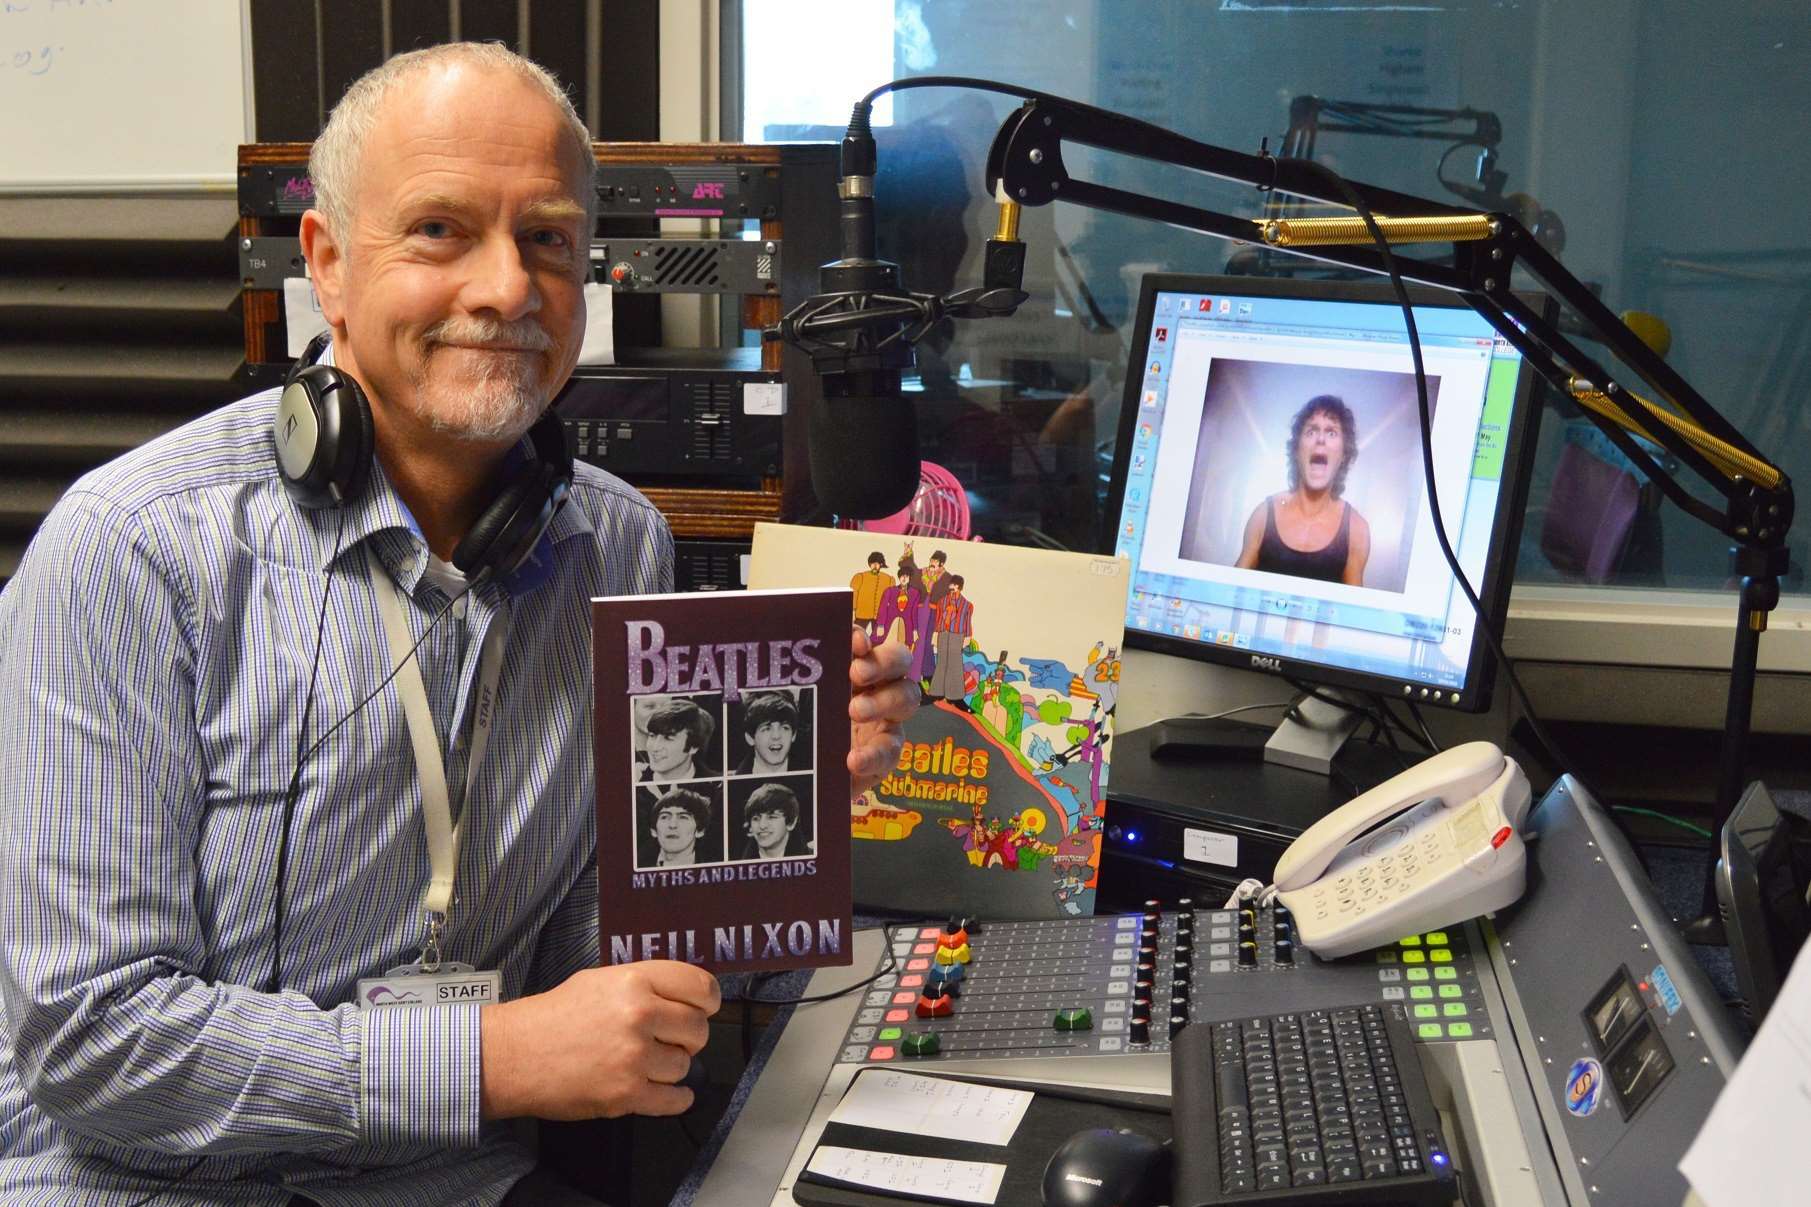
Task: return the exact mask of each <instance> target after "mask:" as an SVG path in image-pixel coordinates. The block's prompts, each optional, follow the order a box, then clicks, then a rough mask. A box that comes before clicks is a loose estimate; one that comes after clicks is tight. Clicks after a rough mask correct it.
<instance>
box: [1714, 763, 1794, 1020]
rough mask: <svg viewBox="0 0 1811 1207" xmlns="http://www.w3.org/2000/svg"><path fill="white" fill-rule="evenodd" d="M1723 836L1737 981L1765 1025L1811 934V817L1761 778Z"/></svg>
mask: <svg viewBox="0 0 1811 1207" xmlns="http://www.w3.org/2000/svg"><path fill="white" fill-rule="evenodd" d="M1721 843H1722V846H1721V855H1722V858H1721V859H1719V860H1718V862H1717V880H1716V884H1717V905H1718V908H1719V909H1720V910H1721V912H1722V918H1723V927H1724V933H1725V934H1726V935H1727V936H1728V938H1729V956H1730V962H1731V963H1732V964H1734V965H1735V972H1736V985H1737V987H1738V988H1740V989H1741V991H1742V998H1743V1000H1744V1001H1745V1002H1746V1003H1747V1006H1748V1016H1749V1019H1750V1021H1752V1022H1753V1023H1754V1024H1755V1025H1756V1026H1759V1025H1760V1024H1761V1022H1762V1020H1763V1019H1765V1018H1766V1017H1767V1011H1768V1010H1770V1009H1772V1007H1773V1001H1774V999H1775V998H1777V997H1778V996H1779V994H1780V986H1781V985H1782V984H1784V983H1785V980H1786V975H1787V973H1788V972H1789V971H1790V970H1791V968H1792V961H1793V960H1794V959H1795V958H1796V957H1797V956H1798V953H1799V949H1800V948H1802V947H1803V946H1804V945H1805V937H1806V935H1807V934H1811V906H1807V905H1806V903H1805V886H1806V882H1807V879H1808V878H1811V877H1808V872H1807V868H1808V865H1811V849H1808V848H1811V825H1808V824H1807V823H1806V822H1805V821H1804V820H1803V819H1801V818H1798V817H1794V816H1792V815H1791V814H1787V813H1782V812H1781V811H1780V810H1779V808H1778V806H1776V805H1775V804H1774V802H1773V797H1772V795H1771V794H1769V793H1768V791H1767V787H1766V785H1765V784H1762V783H1760V782H1759V781H1757V782H1755V783H1752V784H1750V785H1748V791H1747V792H1745V793H1743V794H1742V799H1741V800H1740V801H1738V802H1737V803H1736V807H1735V809H1734V811H1733V812H1731V813H1730V815H1729V820H1728V821H1727V822H1725V823H1724V824H1723V833H1722V835H1721Z"/></svg>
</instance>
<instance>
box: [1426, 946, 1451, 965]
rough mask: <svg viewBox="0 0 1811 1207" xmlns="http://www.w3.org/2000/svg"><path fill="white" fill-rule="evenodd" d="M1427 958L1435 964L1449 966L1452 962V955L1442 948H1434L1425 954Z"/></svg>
mask: <svg viewBox="0 0 1811 1207" xmlns="http://www.w3.org/2000/svg"><path fill="white" fill-rule="evenodd" d="M1427 958H1428V959H1430V960H1432V961H1433V962H1434V963H1436V964H1450V963H1452V962H1453V953H1452V952H1450V951H1448V950H1447V949H1446V948H1444V947H1436V948H1434V950H1432V951H1430V952H1428V953H1427Z"/></svg>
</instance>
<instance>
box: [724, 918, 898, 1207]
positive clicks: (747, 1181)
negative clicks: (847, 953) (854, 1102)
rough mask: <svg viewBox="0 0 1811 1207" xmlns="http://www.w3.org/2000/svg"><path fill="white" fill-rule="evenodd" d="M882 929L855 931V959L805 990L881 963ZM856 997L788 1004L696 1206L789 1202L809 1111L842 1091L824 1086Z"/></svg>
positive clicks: (836, 984)
mask: <svg viewBox="0 0 1811 1207" xmlns="http://www.w3.org/2000/svg"><path fill="white" fill-rule="evenodd" d="M884 934H885V932H883V931H880V930H863V931H857V932H856V934H855V962H854V964H853V965H852V966H851V967H849V968H825V969H820V970H819V971H818V972H817V974H816V975H814V976H813V977H812V978H811V983H810V985H809V986H807V987H806V989H805V993H804V994H803V995H802V996H810V995H812V994H818V993H830V992H833V991H834V990H836V989H838V988H840V987H842V986H844V985H848V984H851V983H853V982H854V981H857V980H859V979H861V978H862V977H863V976H865V975H867V974H866V972H864V971H863V970H864V969H870V968H873V967H874V966H875V965H876V964H877V963H879V961H880V955H881V948H882V943H883V939H884ZM861 1001H862V995H861V994H860V993H859V992H854V993H850V994H848V995H847V996H844V997H839V998H835V999H833V1000H831V1001H828V1002H813V1003H811V1004H810V1005H802V1006H797V1007H795V1008H794V1009H793V1012H792V1016H791V1017H790V1018H788V1019H787V1020H786V1029H785V1030H784V1031H783V1032H782V1033H781V1035H780V1039H779V1042H778V1043H777V1044H775V1045H774V1049H773V1052H772V1054H771V1055H770V1056H769V1057H768V1059H767V1065H766V1067H765V1068H764V1069H763V1070H762V1072H761V1076H760V1079H759V1080H758V1081H756V1082H755V1087H754V1090H753V1091H752V1092H751V1093H750V1094H749V1096H748V1100H747V1102H745V1103H744V1104H743V1106H742V1111H741V1114H740V1115H738V1116H737V1119H736V1125H735V1127H734V1128H733V1129H731V1131H730V1133H729V1137H728V1138H727V1139H726V1140H725V1141H724V1142H723V1148H722V1150H721V1151H719V1152H718V1154H717V1159H716V1160H715V1161H713V1162H712V1163H711V1171H710V1173H709V1175H707V1176H706V1177H705V1179H704V1181H703V1182H702V1183H701V1184H700V1185H699V1187H698V1193H697V1195H696V1197H695V1198H694V1199H693V1200H692V1201H693V1203H694V1204H696V1205H697V1207H742V1205H743V1204H755V1203H774V1204H790V1203H791V1202H792V1180H793V1178H794V1176H796V1175H797V1173H798V1169H797V1168H796V1166H797V1162H795V1161H794V1160H793V1150H794V1149H795V1148H797V1147H798V1144H799V1139H800V1137H802V1136H803V1135H804V1134H805V1125H806V1124H807V1123H808V1122H812V1121H813V1120H812V1116H814V1115H815V1114H817V1113H818V1112H819V1110H820V1109H821V1110H822V1111H823V1112H824V1113H826V1114H827V1113H828V1112H829V1110H830V1108H831V1107H833V1106H834V1105H835V1103H836V1100H837V1099H838V1098H840V1097H841V1096H842V1087H841V1086H840V1085H839V1086H837V1088H836V1089H835V1091H834V1092H831V1091H830V1090H829V1089H828V1087H826V1085H825V1082H824V1074H825V1071H826V1070H828V1069H829V1068H830V1066H831V1062H832V1061H833V1060H835V1058H836V1053H837V1048H838V1046H839V1045H840V1044H841V1043H842V1039H843V1034H844V1032H846V1031H847V1030H848V1029H849V1023H850V1021H851V1020H852V1019H854V1017H855V1010H856V1007H857V1006H859V1005H860V1004H861Z"/></svg>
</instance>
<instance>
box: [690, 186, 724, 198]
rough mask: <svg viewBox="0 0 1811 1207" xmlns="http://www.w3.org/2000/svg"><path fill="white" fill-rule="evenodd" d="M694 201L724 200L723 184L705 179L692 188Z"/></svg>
mask: <svg viewBox="0 0 1811 1207" xmlns="http://www.w3.org/2000/svg"><path fill="white" fill-rule="evenodd" d="M692 200H693V201H722V200H723V186H722V185H721V184H712V183H711V182H709V181H705V182H704V183H702V184H699V185H697V186H695V187H694V188H693V189H692Z"/></svg>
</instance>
